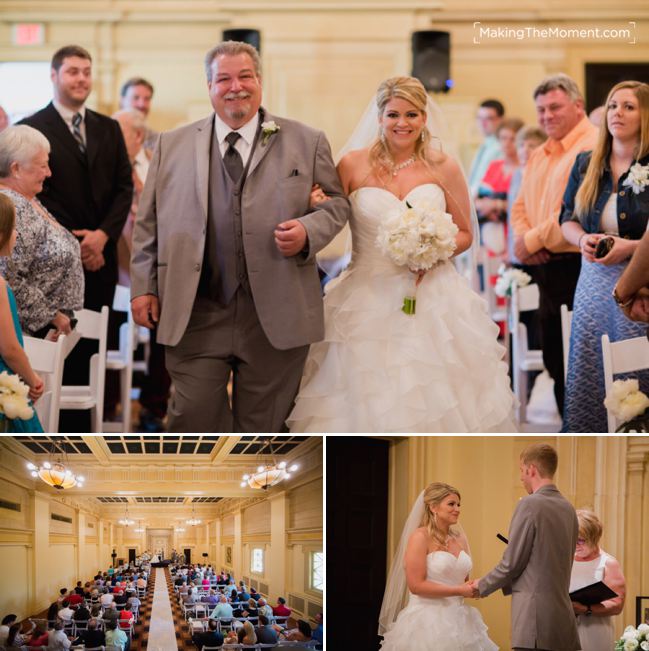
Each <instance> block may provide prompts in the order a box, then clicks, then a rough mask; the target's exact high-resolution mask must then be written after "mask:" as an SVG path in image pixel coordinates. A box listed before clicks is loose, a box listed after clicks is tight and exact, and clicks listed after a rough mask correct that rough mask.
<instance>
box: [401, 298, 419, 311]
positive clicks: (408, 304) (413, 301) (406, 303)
mask: <svg viewBox="0 0 649 651" xmlns="http://www.w3.org/2000/svg"><path fill="white" fill-rule="evenodd" d="M416 307H417V298H416V297H415V296H406V297H404V299H403V307H402V308H401V311H402V312H405V313H406V314H410V315H412V314H414V313H415V308H416Z"/></svg>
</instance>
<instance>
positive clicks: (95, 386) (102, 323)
mask: <svg viewBox="0 0 649 651" xmlns="http://www.w3.org/2000/svg"><path fill="white" fill-rule="evenodd" d="M75 316H76V317H77V319H78V322H77V327H76V330H77V331H78V333H79V334H80V335H81V337H82V338H84V339H96V340H98V341H99V352H98V353H95V354H94V355H92V357H91V358H90V380H89V384H87V385H82V386H73V385H63V387H62V389H61V409H90V412H91V416H92V431H93V432H101V426H102V422H103V419H104V385H105V382H106V341H107V337H108V306H107V305H104V306H103V307H102V308H101V312H93V311H92V310H80V311H78V312H75Z"/></svg>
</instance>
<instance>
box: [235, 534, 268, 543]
mask: <svg viewBox="0 0 649 651" xmlns="http://www.w3.org/2000/svg"><path fill="white" fill-rule="evenodd" d="M241 543H242V544H244V545H245V544H246V543H268V544H269V545H270V531H269V532H268V533H256V534H248V535H246V534H242V536H241Z"/></svg>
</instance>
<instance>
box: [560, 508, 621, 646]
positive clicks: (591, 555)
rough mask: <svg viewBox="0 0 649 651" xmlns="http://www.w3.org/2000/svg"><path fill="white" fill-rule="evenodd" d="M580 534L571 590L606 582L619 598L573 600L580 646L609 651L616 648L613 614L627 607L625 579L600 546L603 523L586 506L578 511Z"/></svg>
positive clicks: (612, 559) (618, 567) (618, 566)
mask: <svg viewBox="0 0 649 651" xmlns="http://www.w3.org/2000/svg"><path fill="white" fill-rule="evenodd" d="M577 520H578V521H579V537H578V538H577V547H576V549H575V559H574V563H573V564H572V575H571V577H570V592H573V591H575V590H579V589H580V588H584V587H586V586H588V585H592V584H593V583H597V582H598V581H602V582H603V583H605V584H606V585H607V586H608V587H609V588H611V590H613V592H616V593H617V595H618V596H617V597H614V598H613V599H607V600H606V601H602V603H599V604H594V605H592V606H585V605H584V604H581V603H578V602H575V601H573V602H572V606H573V609H574V611H575V615H577V630H578V631H579V639H580V641H581V648H582V649H587V651H610V649H613V648H614V647H615V626H614V623H613V616H614V615H619V614H620V613H621V612H622V610H623V608H624V599H625V596H626V580H625V578H624V574H623V573H622V568H621V567H620V564H619V562H618V561H617V560H616V559H615V558H613V556H611V555H610V554H607V553H606V552H605V551H603V550H602V549H601V548H600V546H599V541H600V539H601V537H602V523H601V522H600V520H599V518H598V517H597V516H596V515H595V513H593V512H592V511H589V510H587V509H580V510H578V511H577Z"/></svg>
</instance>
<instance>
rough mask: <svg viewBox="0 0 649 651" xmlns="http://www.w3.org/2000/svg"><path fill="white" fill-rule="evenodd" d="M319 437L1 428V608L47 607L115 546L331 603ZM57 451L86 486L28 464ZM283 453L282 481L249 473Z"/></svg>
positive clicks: (307, 614)
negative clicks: (53, 478)
mask: <svg viewBox="0 0 649 651" xmlns="http://www.w3.org/2000/svg"><path fill="white" fill-rule="evenodd" d="M268 442H270V446H269V444H268ZM271 448H272V450H271ZM322 449H323V443H322V438H321V437H279V436H270V437H268V436H265V437H263V436H205V435H195V436H189V435H188V436H164V437H161V436H139V435H138V436H135V435H127V436H57V437H51V436H3V437H0V469H1V472H2V476H1V478H0V496H1V497H0V612H1V613H3V614H7V613H15V614H16V615H17V616H18V620H19V621H21V620H24V619H26V618H27V617H29V616H33V615H35V614H36V613H39V612H41V611H43V610H44V609H46V608H47V607H48V606H49V605H50V603H51V602H52V601H54V600H55V598H56V597H57V596H58V594H59V589H60V588H61V587H63V586H66V587H68V588H71V587H73V586H74V585H76V582H77V581H78V580H81V581H82V582H84V583H85V581H88V580H92V578H93V577H94V576H95V574H96V573H97V571H98V570H101V571H106V569H107V568H109V567H110V566H111V564H112V560H113V559H112V557H111V554H112V553H113V552H114V553H115V554H116V557H115V559H114V560H115V561H116V563H118V564H119V563H120V562H122V561H124V562H128V561H129V559H131V560H133V559H134V557H139V556H140V554H142V553H143V552H144V551H146V550H148V551H149V552H150V553H159V552H160V551H161V552H162V553H163V554H164V557H165V558H167V559H168V558H169V557H170V556H171V553H172V551H173V550H176V551H177V552H178V553H179V554H184V555H185V558H186V559H188V560H189V561H191V562H192V563H204V564H211V565H212V566H213V567H214V569H215V570H216V571H217V572H219V571H221V570H224V571H225V572H228V573H230V574H231V575H232V576H233V577H236V580H237V582H238V581H239V580H243V581H244V582H245V583H246V585H247V586H248V587H253V588H255V589H256V590H258V591H259V592H260V593H262V594H265V595H266V596H267V597H268V598H269V599H270V602H269V603H271V604H275V603H276V600H277V597H280V596H282V597H284V598H285V599H286V603H287V605H288V606H289V607H290V608H291V609H292V610H293V612H294V613H295V617H299V618H302V619H304V620H310V619H312V618H313V617H314V616H315V615H316V614H317V613H319V612H322V610H323V582H324V574H323V572H324V569H323V562H324V559H323V537H322V531H323V518H322V482H323V474H322V470H323V464H322ZM57 460H59V461H61V462H62V463H63V464H64V465H65V466H66V467H67V468H68V469H70V470H71V471H72V472H73V473H75V475H76V476H77V477H79V476H81V477H83V478H84V479H85V482H84V484H83V486H82V487H80V486H75V487H71V488H66V489H58V490H57V489H56V488H54V487H52V486H50V485H48V484H47V483H45V481H44V480H42V479H41V478H40V477H32V476H31V472H30V470H29V469H28V467H27V464H28V463H31V464H33V465H35V466H37V467H42V466H43V465H44V464H45V463H46V462H48V461H49V462H50V463H52V464H53V463H55V462H56V461H57ZM283 463H285V464H286V468H287V469H290V468H294V467H295V466H297V467H296V468H295V469H294V470H291V472H290V473H289V475H290V476H289V477H288V478H284V479H283V480H282V481H279V482H278V483H277V484H274V485H272V486H267V487H266V488H253V487H251V482H247V481H244V480H243V475H244V474H245V475H250V476H251V477H254V476H255V473H256V472H257V470H258V468H259V467H262V466H264V467H265V466H268V465H276V466H277V467H280V464H283ZM282 467H283V466H282ZM251 481H252V480H251ZM264 481H266V480H264ZM260 483H263V482H261V481H260ZM125 520H128V521H129V522H128V523H127V524H124V523H123V522H124V521H125ZM188 520H189V521H190V522H189V523H188V522H187V521H188ZM120 521H122V524H120ZM253 557H254V559H255V560H254V563H253ZM138 648H139V647H138Z"/></svg>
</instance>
